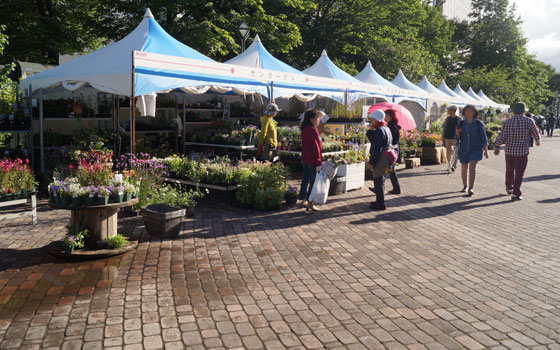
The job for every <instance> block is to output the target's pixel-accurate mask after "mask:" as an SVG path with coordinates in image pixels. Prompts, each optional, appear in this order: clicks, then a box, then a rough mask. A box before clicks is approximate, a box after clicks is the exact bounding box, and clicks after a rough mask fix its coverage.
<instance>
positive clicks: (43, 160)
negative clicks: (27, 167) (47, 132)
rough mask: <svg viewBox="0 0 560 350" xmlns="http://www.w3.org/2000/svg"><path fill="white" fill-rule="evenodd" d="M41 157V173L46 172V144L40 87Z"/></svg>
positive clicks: (41, 90) (40, 90)
mask: <svg viewBox="0 0 560 350" xmlns="http://www.w3.org/2000/svg"><path fill="white" fill-rule="evenodd" d="M39 159H40V166H41V174H44V173H45V144H44V138H43V89H42V88H40V89H39Z"/></svg>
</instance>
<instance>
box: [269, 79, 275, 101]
mask: <svg viewBox="0 0 560 350" xmlns="http://www.w3.org/2000/svg"><path fill="white" fill-rule="evenodd" d="M270 103H274V82H273V81H271V82H270Z"/></svg>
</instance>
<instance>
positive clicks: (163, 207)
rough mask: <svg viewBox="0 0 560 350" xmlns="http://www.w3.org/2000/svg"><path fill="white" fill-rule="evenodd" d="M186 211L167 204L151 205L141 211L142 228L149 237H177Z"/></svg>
mask: <svg viewBox="0 0 560 350" xmlns="http://www.w3.org/2000/svg"><path fill="white" fill-rule="evenodd" d="M185 214H186V210H185V209H181V208H177V207H172V206H170V205H167V204H152V205H148V206H147V207H146V208H144V209H142V218H143V219H144V226H146V231H148V233H149V234H150V235H154V236H159V237H162V238H170V237H177V236H178V235H179V232H181V223H182V222H183V218H184V217H185Z"/></svg>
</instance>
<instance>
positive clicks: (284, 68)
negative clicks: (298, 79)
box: [226, 34, 303, 74]
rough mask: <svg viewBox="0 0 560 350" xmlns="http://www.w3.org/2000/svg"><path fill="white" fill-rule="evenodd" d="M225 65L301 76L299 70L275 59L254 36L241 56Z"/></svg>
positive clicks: (257, 37)
mask: <svg viewBox="0 0 560 350" xmlns="http://www.w3.org/2000/svg"><path fill="white" fill-rule="evenodd" d="M226 63H229V64H235V65H238V66H245V67H253V68H262V69H269V70H275V71H279V72H286V73H295V74H303V73H302V72H300V71H299V70H297V69H295V68H294V67H291V66H289V65H287V64H286V63H284V62H282V61H280V60H279V59H277V58H275V57H274V56H272V55H271V54H270V52H268V50H267V49H266V48H265V47H264V46H263V44H262V42H261V39H260V38H259V35H258V34H257V35H256V36H255V40H254V41H253V43H252V44H251V45H250V46H249V47H248V48H247V50H245V51H244V52H242V53H241V54H239V55H238V56H236V57H234V58H232V59H230V60H229V61H227V62H226Z"/></svg>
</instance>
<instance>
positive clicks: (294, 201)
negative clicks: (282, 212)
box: [286, 196, 297, 205]
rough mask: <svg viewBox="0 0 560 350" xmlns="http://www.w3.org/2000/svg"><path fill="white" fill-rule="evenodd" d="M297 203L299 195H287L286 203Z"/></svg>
mask: <svg viewBox="0 0 560 350" xmlns="http://www.w3.org/2000/svg"><path fill="white" fill-rule="evenodd" d="M296 203H297V197H293V196H291V197H286V204H287V205H294V204H296Z"/></svg>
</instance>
